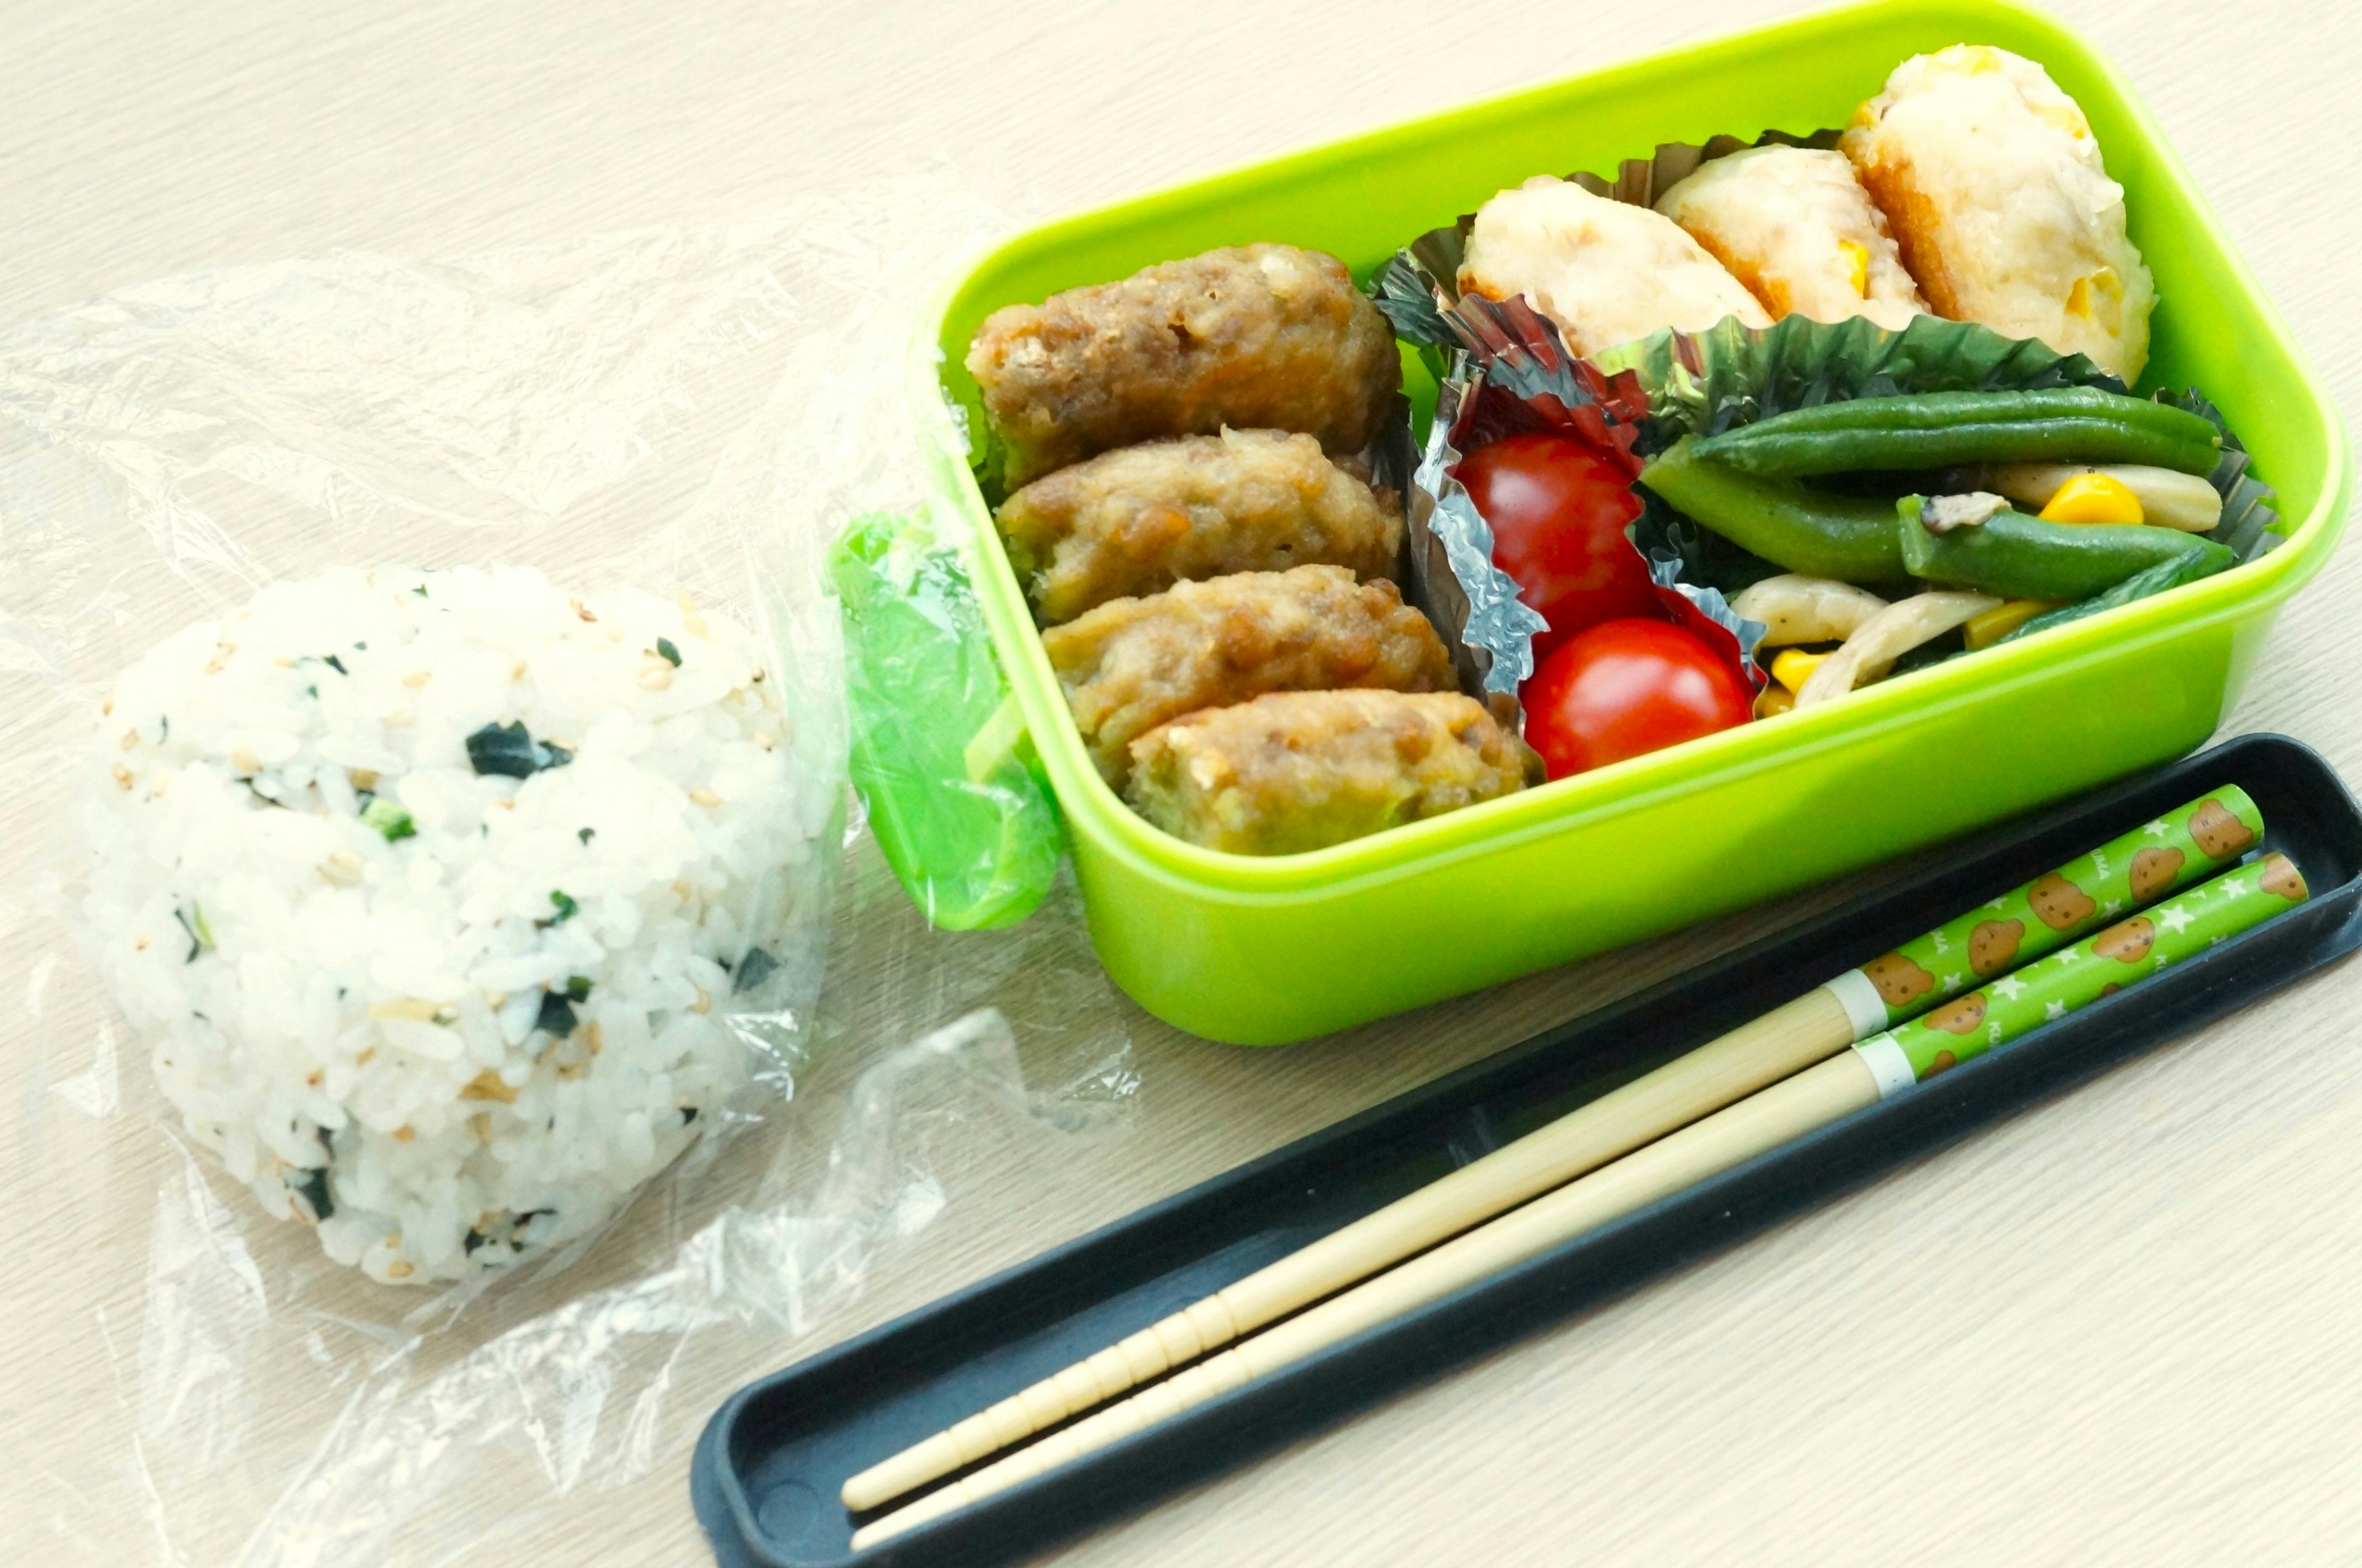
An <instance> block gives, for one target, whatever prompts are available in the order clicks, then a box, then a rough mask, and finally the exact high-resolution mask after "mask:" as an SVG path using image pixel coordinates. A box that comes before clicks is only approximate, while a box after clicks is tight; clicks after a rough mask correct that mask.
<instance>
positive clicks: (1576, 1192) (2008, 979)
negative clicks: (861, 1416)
mask: <svg viewBox="0 0 2362 1568" xmlns="http://www.w3.org/2000/svg"><path fill="white" fill-rule="evenodd" d="M2304 896H2305V887H2304V882H2303V878H2301V877H2300V876H2299V875H2298V873H2297V870H2296V867H2294V866H2292V865H2291V864H2290V862H2289V861H2288V860H2287V859H2286V858H2285V857H2284V856H2278V855H2275V856H2269V857H2268V859H2266V860H2265V861H2263V862H2262V863H2260V864H2259V865H2257V866H2253V867H2242V868H2241V869H2239V870H2235V871H2233V872H2231V873H2229V874H2227V875H2225V876H2223V877H2220V878H2216V879H2215V880H2213V882H2210V883H2207V884H2205V885H2204V886H2203V887H2201V888H2199V889H2195V890H2193V891H2191V892H2190V893H2188V894H2187V895H2186V896H2183V897H2180V898H2177V899H2176V900H2174V901H2173V902H2172V903H2170V904H2169V905H2167V906H2166V907H2165V908H2164V909H2162V910H2161V911H2158V918H2157V919H2155V920H2151V919H2149V918H2147V917H2146V916H2140V915H2136V916H2134V917H2132V918H2131V919H2128V920H2125V921H2123V922H2119V923H2118V924H2116V925H2114V926H2110V927H2108V928H2107V929H2106V930H2104V931H2103V932H2101V933H2099V934H2098V935H2096V936H2094V937H2092V938H2091V939H2089V940H2088V941H2086V942H2083V943H2081V944H2077V945H2075V946H2074V947H2072V948H2070V949H2068V950H2067V951H2065V952H2063V953H2059V954H2057V955H2054V956H2053V957H2050V958H2047V959H2042V960H2038V961H2036V962H2035V963H2032V964H2029V965H2026V966H2024V967H2022V968H2020V969H2018V970H2015V971H2014V972H2012V973H2010V974H2008V975H2006V976H2003V977H1998V978H1997V979H1996V980H1995V981H1994V983H1993V984H1992V985H1991V986H1989V987H1987V988H1983V989H1981V990H1978V991H1974V992H1971V993H1970V994H1969V995H1968V996H1965V997H1962V998H1960V999H1957V1000H1955V1001H1953V1002H1951V1003H1949V1004H1948V1005H1947V1006H1945V1007H1943V1008H1941V1009H1938V1010H1934V1011H1932V1012H1930V1013H1928V1014H1926V1016H1924V1017H1922V1018H1919V1019H1917V1020H1915V1021H1911V1022H1908V1023H1905V1024H1904V1025H1902V1026H1900V1027H1898V1028H1896V1029H1893V1030H1891V1031H1888V1032H1884V1033H1881V1034H1878V1035H1876V1036H1874V1037H1872V1038H1871V1039H1870V1040H1868V1041H1865V1042H1862V1043H1859V1044H1857V1045H1855V1047H1854V1048H1853V1049H1852V1050H1850V1051H1845V1052H1843V1054H1842V1055H1838V1056H1836V1057H1835V1058H1833V1059H1831V1060H1828V1061H1825V1062H1822V1063H1820V1064H1819V1065H1818V1066H1812V1067H1809V1068H1806V1069H1805V1070H1804V1071H1803V1072H1800V1073H1798V1074H1796V1075H1795V1076H1794V1077H1790V1078H1788V1079H1786V1080H1785V1081H1783V1082H1781V1083H1777V1084H1774V1085H1772V1086H1771V1088H1766V1089H1763V1090H1761V1091H1760V1092H1759V1093H1757V1094H1754V1095H1751V1096H1749V1097H1748V1098H1747V1099H1742V1100H1740V1101H1738V1103H1737V1104H1735V1105H1731V1106H1728V1107H1727V1108H1725V1109H1724V1110H1719V1111H1717V1112H1716V1113H1715V1114H1713V1115H1711V1116H1708V1117H1706V1118H1705V1119H1704V1120H1703V1121H1696V1122H1694V1123H1692V1124H1691V1125H1689V1126H1687V1127H1684V1128H1683V1129H1682V1130H1680V1131H1679V1132H1673V1133H1672V1134H1670V1135H1668V1136H1666V1137H1664V1138H1661V1139H1659V1140H1658V1141H1656V1142H1655V1143H1650V1144H1649V1145H1647V1146H1646V1147H1644V1148H1642V1149H1640V1150H1639V1151H1637V1152H1635V1153H1633V1154H1627V1155H1626V1156H1625V1157H1624V1158H1622V1159H1620V1160H1617V1161H1615V1162H1614V1163H1612V1164H1610V1165H1606V1166H1603V1167H1602V1168H1600V1169H1598V1170H1595V1171H1593V1172H1592V1173H1591V1174H1590V1175H1588V1176H1584V1177H1582V1178H1580V1179H1578V1180H1576V1181H1573V1182H1571V1183H1569V1184H1567V1185H1566V1186H1564V1187H1560V1188H1558V1189H1557V1190H1556V1191H1554V1192H1551V1193H1549V1194H1547V1195H1546V1196H1543V1197H1541V1198H1536V1199H1535V1200H1534V1201H1532V1202H1530V1203H1529V1204H1527V1205H1526V1206H1525V1207H1524V1208H1522V1209H1517V1210H1515V1211H1514V1212H1512V1213H1509V1214H1507V1215H1506V1216H1504V1217H1502V1218H1499V1219H1496V1220H1491V1221H1489V1222H1487V1223H1485V1224H1484V1225H1481V1226H1479V1227H1477V1228H1476V1229H1474V1230H1473V1231H1468V1232H1467V1233H1466V1234H1464V1235H1462V1236H1460V1237H1458V1238H1456V1239H1454V1240H1452V1241H1450V1242H1445V1243H1444V1244H1443V1245H1441V1246H1439V1247H1437V1248H1435V1249H1434V1250H1433V1251H1431V1252H1429V1253H1423V1254H1422V1255H1420V1256H1418V1257H1416V1258H1413V1259H1412V1260H1410V1261H1409V1262H1407V1263H1405V1264H1401V1265H1400V1266H1399V1267H1396V1268H1395V1269H1393V1270H1391V1271H1389V1272H1387V1273H1385V1274H1382V1275H1379V1276H1377V1277H1376V1278H1374V1279H1372V1280H1368V1281H1366V1282H1365V1283H1363V1284H1361V1285H1359V1286H1354V1287H1353V1288H1352V1289H1350V1290H1347V1291H1345V1292H1343V1293H1342V1294H1341V1295H1338V1296H1335V1297H1331V1298H1330V1299H1329V1300H1327V1301H1324V1302H1322V1303H1320V1304H1319V1306H1317V1307H1313V1308H1311V1309H1308V1310H1307V1311H1305V1312H1303V1313H1300V1314H1299V1315H1297V1317H1294V1318H1291V1319H1289V1320H1287V1321H1286V1322H1283V1323H1281V1324H1279V1325H1278V1326H1276V1327H1275V1328H1272V1329H1269V1330H1267V1331H1264V1332H1263V1333H1260V1334H1256V1335H1253V1337H1251V1338H1247V1339H1243V1340H1242V1341H1241V1342H1239V1343H1238V1344H1236V1345H1235V1346H1233V1347H1231V1349H1228V1350H1225V1351H1222V1352H1220V1353H1219V1354H1216V1355H1213V1356H1210V1357H1209V1358H1207V1359H1206V1360H1204V1361H1201V1362H1199V1363H1198V1364H1196V1365H1194V1366H1190V1367H1187V1368H1185V1369H1184V1370H1182V1371H1181V1372H1178V1373H1176V1374H1175V1375H1173V1376H1172V1377H1169V1378H1167V1379H1165V1380H1164V1382H1162V1383H1158V1384H1154V1385H1153V1386H1150V1387H1148V1388H1147V1389H1145V1390H1143V1391H1142V1392H1141V1393H1139V1394H1135V1395H1133V1396H1132V1397H1130V1398H1127V1399H1122V1400H1119V1401H1117V1402H1116V1403H1114V1404H1111V1405H1109V1406H1108V1407H1107V1408H1104V1409H1102V1410H1099V1411H1098V1412H1096V1413H1095V1414H1093V1415H1091V1416H1089V1417H1087V1418H1086V1419H1083V1420H1080V1421H1077V1422H1076V1423H1075V1424H1074V1425H1073V1426H1070V1427H1066V1428H1065V1429H1063V1430H1059V1431H1056V1432H1054V1433H1052V1434H1051V1435H1050V1436H1048V1437H1046V1438H1043V1440H1042V1441H1039V1442H1036V1443H1033V1444H1032V1445H1031V1446H1029V1447H1025V1448H1021V1449H1018V1450H1017V1451H1016V1452H1013V1453H1010V1455H1008V1456H1007V1457H1006V1458H1004V1459H1001V1460H999V1461H998V1462H996V1463H992V1464H988V1465H987V1466H985V1467H984V1468H983V1469H981V1470H978V1471H976V1472H974V1473H973V1474H968V1475H966V1476H963V1477H961V1478H960V1479H959V1480H957V1481H955V1482H953V1483H951V1484H950V1485H945V1486H943V1487H940V1488H938V1489H937V1490H935V1491H933V1492H931V1493H928V1494H927V1495H926V1496H922V1497H921V1498H920V1499H919V1500H918V1501H916V1502H914V1503H912V1504H911V1505H910V1506H908V1507H903V1508H900V1509H898V1510H897V1511H895V1512H894V1513H891V1514H889V1515H887V1516H886V1517H885V1518H880V1519H878V1520H877V1521H875V1522H874V1523H872V1524H870V1525H867V1526H866V1527H864V1528H863V1529H858V1530H856V1531H855V1532H854V1536H853V1545H854V1547H855V1550H859V1549H861V1548H864V1547H867V1546H872V1545H875V1544H877V1542H878V1541H881V1540H887V1539H889V1537H892V1536H896V1535H900V1534H902V1533H903V1532H904V1531H906V1530H909V1529H914V1528H916V1527H917V1526H919V1525H922V1524H924V1523H925V1522H927V1521H928V1520H929V1519H933V1518H939V1517H940V1516H942V1515H944V1514H946V1513H949V1512H951V1511H952V1510H953V1509H955V1508H959V1507H966V1505H968V1504H970V1503H974V1502H977V1501H979V1500H981V1499H983V1498H985V1497H988V1496H992V1495H994V1494H995V1493H998V1492H1002V1491H1006V1490H1007V1489H1008V1488H1010V1487H1011V1486H1014V1485H1018V1484H1019V1483H1020V1482H1022V1481H1026V1480H1029V1479H1031V1478H1032V1477H1033V1476H1035V1475H1039V1474H1042V1473H1043V1472H1044V1471H1046V1470H1049V1469H1051V1468H1052V1467H1054V1466H1056V1465H1059V1464H1064V1463H1068V1462H1069V1461H1072V1460H1075V1459H1077V1458H1080V1457H1082V1456H1083V1455H1085V1454H1087V1453H1089V1452H1093V1451H1094V1450H1097V1449H1100V1448H1104V1447H1106V1446H1107V1445H1108V1444H1109V1443H1112V1442H1115V1441H1119V1440H1120V1439H1122V1438H1125V1437H1129V1436H1131V1434H1132V1433H1134V1432H1137V1431H1139V1430H1142V1428H1144V1427H1146V1426H1148V1425H1150V1424H1152V1423H1153V1422H1156V1421H1160V1420H1163V1419H1165V1418H1166V1417H1168V1416H1173V1415H1176V1414H1178V1413H1179V1412H1181V1411H1183V1410H1187V1409H1188V1408H1191V1407H1193V1406H1196V1405H1200V1404H1203V1403H1205V1402H1206V1401H1207V1400H1209V1399H1211V1398H1213V1397H1216V1396H1217V1395H1220V1394H1224V1393H1227V1392H1229V1391H1230V1390H1231V1389H1233V1388H1237V1387H1239V1386H1242V1385H1244V1384H1246V1383H1248V1382H1250V1381H1252V1380H1253V1379H1255V1378H1258V1377H1264V1376H1268V1375H1271V1374H1272V1373H1274V1372H1276V1371H1278V1370H1280V1369H1281V1368H1283V1367H1286V1366H1288V1365H1290V1364H1294V1363H1296V1362H1299V1361H1302V1360H1304V1359H1306V1358H1307V1357H1308V1356H1311V1355H1314V1354H1316V1353H1319V1352H1320V1351H1323V1350H1326V1349H1329V1348H1330V1346H1333V1345H1336V1344H1340V1343H1341V1342H1344V1341H1346V1340H1348V1339H1351V1338H1352V1337H1353V1336H1354V1335H1356V1334H1359V1333H1361V1332H1363V1331H1365V1330H1369V1329H1372V1328H1375V1327H1377V1326H1378V1325H1380V1324H1382V1323H1385V1322H1387V1321H1389V1320H1393V1319H1395V1318H1397V1317H1400V1316H1402V1315H1403V1314H1405V1313H1407V1312H1410V1311H1413V1310H1415V1309H1418V1308H1419V1307H1423V1306H1425V1305H1427V1304H1428V1303H1429V1302H1433V1301H1436V1300H1440V1298H1442V1297H1445V1296H1448V1295H1450V1294H1451V1293H1452V1292H1453V1291H1455V1290H1459V1289H1462V1287H1464V1286H1469V1285H1473V1284H1474V1283H1476V1282H1477V1281H1479V1280H1481V1279H1484V1278H1485V1277H1487V1276H1489V1275H1494V1274H1496V1273H1499V1272H1500V1271H1501V1270H1503V1269H1506V1268H1509V1267H1512V1266H1513V1265H1515V1264H1518V1263H1522V1262H1524V1261H1525V1260H1526V1259H1528V1258H1531V1257H1534V1256H1536V1255H1538V1254H1540V1253H1543V1252H1547V1251H1548V1250H1550V1249H1551V1247H1554V1246H1557V1245H1559V1244H1560V1243H1561V1242H1567V1241H1571V1240H1573V1238H1575V1237H1577V1236H1580V1235H1582V1234H1584V1233H1585V1232H1586V1231H1593V1230H1595V1229H1597V1228H1598V1227H1600V1226H1602V1225H1604V1224H1606V1223H1608V1222H1609V1221H1611V1220H1617V1219H1620V1218H1622V1217H1623V1216H1625V1215H1628V1214H1631V1213H1633V1212H1635V1211H1636V1210H1638V1209H1642V1208H1644V1207H1646V1206H1647V1205H1649V1204H1650V1203H1653V1202H1655V1201H1656V1200H1658V1199H1659V1198H1666V1197H1670V1196H1671V1195H1672V1194H1673V1193H1676V1192H1679V1191H1682V1190H1683V1189H1684V1188H1686V1187H1692V1186H1694V1185H1695V1184H1696V1183H1698V1182H1701V1181H1704V1180H1705V1179H1706V1178H1708V1177H1710V1176H1716V1175H1717V1174H1719V1173H1721V1172H1723V1171H1727V1170H1729V1169H1731V1168H1732V1167H1734V1166H1736V1165H1741V1164H1744V1163H1745V1162H1746V1161H1748V1160H1749V1159H1752V1158H1754V1157H1755V1156H1757V1155H1759V1154H1767V1153H1769V1152H1770V1151H1771V1150H1773V1149H1776V1148H1778V1147H1779V1146H1781V1145H1782V1144H1783V1143H1789V1142H1791V1141H1792V1140H1794V1139H1796V1138H1798V1137H1801V1136H1803V1135H1804V1134H1805V1133H1807V1132H1813V1131H1815V1130H1816V1129H1818V1128H1821V1127H1826V1126H1827V1125H1829V1124H1830V1123H1832V1122H1834V1121H1838V1120H1839V1119H1841V1118H1843V1117H1846V1116H1849V1115H1851V1114H1852V1113H1853V1112H1855V1111H1857V1110H1863V1109H1864V1108H1866V1107H1868V1106H1870V1105H1872V1104H1874V1103H1876V1102H1877V1101H1878V1100H1879V1099H1882V1098H1886V1097H1889V1096H1893V1095H1896V1094H1901V1093H1904V1092H1907V1091H1908V1090H1910V1089H1912V1088H1915V1087H1917V1085H1918V1084H1920V1083H1921V1082H1924V1081H1925V1080H1926V1078H1929V1077H1934V1076H1936V1075H1937V1074H1939V1073H1942V1072H1946V1071H1948V1070H1949V1069H1950V1068H1951V1067H1952V1066H1955V1065H1957V1064H1958V1063H1959V1062H1961V1061H1965V1060H1967V1059H1969V1058H1970V1057H1972V1056H1975V1055H1981V1054H1982V1053H1983V1052H1985V1051H1987V1050H1990V1049H1992V1047H1993V1046H1995V1045H1998V1044H2002V1043H2006V1042H2007V1041H2009V1040H2013V1039H2015V1038H2016V1037H2018V1036H2019V1035H2021V1034H2024V1033H2025V1032H2028V1031H2030V1030H2032V1029H2035V1028H2038V1027H2040V1026H2041V1025H2042V1024H2043V1023H2046V1022H2048V1021H2052V1020H2054V1019H2057V1018H2059V1017H2063V1016H2065V1014H2067V1013H2069V1012H2071V1011H2074V1010H2077V1009H2079V1008H2081V1007H2084V1006H2088V1005H2089V1004H2090V1003H2092V1002H2093V1001H2095V1000H2098V999H2100V998H2102V997H2103V996H2106V995H2108V994H2110V993H2112V992H2114V991H2115V990H2118V989H2120V988H2123V987H2124V986H2125V985H2127V984H2131V983H2134V982H2136V981H2138V980H2140V979H2143V978H2145V977H2147V976H2149V975H2151V974H2154V973H2156V972H2157V971H2158V970H2159V969H2161V968H2163V967H2165V966H2167V965H2169V964H2171V963H2176V962H2179V961H2180V960H2181V959H2183V958H2186V957H2190V956H2192V955H2196V954H2199V953H2202V952H2204V951H2205V950H2206V949H2207V948H2208V947H2209V946H2211V945H2213V944H2214V943H2216V942H2219V941H2221V940H2223V939H2224V938H2226V937H2229V936H2233V935H2235V934H2237V933H2239V932H2242V931H2245V930H2246V929H2247V928H2249V927H2250V926H2253V925H2256V924H2258V923H2260V922H2262V921H2264V920H2267V919H2268V918H2270V917H2271V916H2272V915H2273V914H2276V913H2278V912H2279V911H2283V910H2285V909H2287V908H2289V907H2290V905H2291V904H2293V903H2295V902H2298V901H2301V900H2302V899H2303V898H2304ZM1472 1168H1473V1167H1472Z"/></svg>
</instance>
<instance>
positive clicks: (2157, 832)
mask: <svg viewBox="0 0 2362 1568" xmlns="http://www.w3.org/2000/svg"><path fill="white" fill-rule="evenodd" d="M2141 832H2143V833H2145V834H2148V835H2149V836H2150V837H2151V838H2171V837H2172V836H2173V829H2172V828H2171V826H2169V824H2168V823H2166V820H2165V819H2164V818H2163V817H2159V818H2158V820H2157V821H2155V822H2153V823H2149V824H2148V826H2147V827H2145V828H2143V829H2141Z"/></svg>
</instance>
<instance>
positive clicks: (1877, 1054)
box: [1854, 1034, 1919, 1099]
mask: <svg viewBox="0 0 2362 1568" xmlns="http://www.w3.org/2000/svg"><path fill="white" fill-rule="evenodd" d="M1854 1050H1855V1051H1856V1052H1857V1053H1858V1054H1859V1055H1860V1057H1861V1060H1862V1065H1863V1066H1867V1067H1868V1068H1869V1069H1870V1076H1871V1077H1873V1078H1875V1079H1877V1080H1878V1098H1879V1099H1893V1098H1894V1097H1895V1096H1896V1095H1898V1094H1901V1093H1903V1092H1904V1090H1905V1089H1908V1088H1913V1087H1915V1085H1916V1084H1917V1083H1918V1082H1919V1075H1918V1074H1916V1073H1915V1072H1913V1071H1912V1070H1911V1058H1910V1057H1908V1056H1906V1055H1904V1054H1903V1047H1902V1046H1900V1045H1897V1044H1896V1043H1894V1036H1893V1035H1892V1034H1881V1035H1879V1036H1878V1037H1876V1038H1875V1039H1871V1040H1865V1041H1863V1042H1862V1043H1860V1044H1859V1045H1857V1046H1855V1047H1854Z"/></svg>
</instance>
